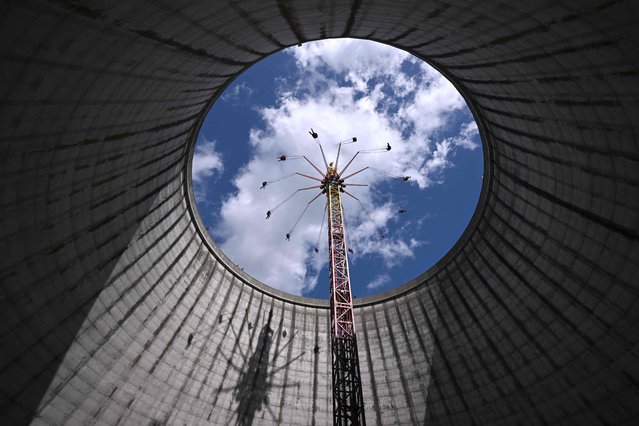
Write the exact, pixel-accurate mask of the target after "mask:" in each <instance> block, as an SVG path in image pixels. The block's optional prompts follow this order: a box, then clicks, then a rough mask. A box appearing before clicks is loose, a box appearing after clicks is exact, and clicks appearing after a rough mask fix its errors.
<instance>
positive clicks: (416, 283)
mask: <svg viewBox="0 0 639 426" xmlns="http://www.w3.org/2000/svg"><path fill="white" fill-rule="evenodd" d="M336 38H342V37H336ZM320 40H325V39H317V40H308V41H307V43H308V42H311V41H320ZM358 40H366V41H374V42H376V43H381V44H385V45H387V46H391V47H394V48H395V49H399V50H403V51H404V52H407V53H409V54H411V55H413V56H414V57H416V58H418V59H420V60H422V61H424V62H426V63H427V64H428V65H429V66H431V67H433V68H434V69H435V70H436V71H437V72H439V73H440V74H441V75H443V76H444V78H446V79H447V80H448V81H449V82H450V83H451V84H452V85H453V87H455V89H456V90H457V92H458V93H459V94H460V95H461V96H462V98H463V99H464V101H465V102H466V105H467V106H468V109H469V110H470V113H471V114H472V116H473V119H474V120H475V123H476V124H477V129H478V130H479V138H480V140H481V146H482V154H483V156H484V174H483V179H482V185H481V190H480V192H479V200H478V201H477V205H476V206H475V211H474V212H473V215H472V216H471V218H470V221H469V222H468V225H467V226H466V228H465V229H464V232H462V235H461V236H460V237H459V238H458V239H457V241H456V242H455V244H453V246H452V247H451V248H450V250H448V251H447V252H446V254H445V255H444V256H442V257H441V258H440V259H439V260H438V261H437V262H436V263H435V264H434V265H432V266H431V267H430V268H428V269H427V270H426V271H424V272H423V273H421V274H420V275H418V276H417V277H415V278H413V279H412V280H410V281H407V282H405V283H404V284H401V285H399V286H397V287H395V288H392V289H390V290H386V291H384V292H381V293H376V294H373V295H370V296H365V297H359V298H353V307H363V306H369V305H374V304H378V303H382V302H385V301H388V300H392V299H396V298H398V297H400V296H403V295H405V294H407V293H409V292H412V291H415V290H417V289H418V288H419V287H421V286H423V285H428V280H429V279H430V278H431V277H433V276H435V275H437V273H438V272H439V271H441V270H442V269H444V267H445V266H446V265H447V264H448V263H449V262H450V261H452V260H453V259H454V258H455V257H456V256H457V255H458V254H459V253H460V252H461V251H462V250H463V248H464V246H465V245H466V243H467V242H468V240H469V239H470V238H471V236H472V234H473V232H474V231H475V229H476V228H477V224H478V222H479V219H480V218H481V217H482V216H483V214H484V210H485V209H486V206H487V204H488V202H487V201H488V195H489V193H490V187H491V186H492V180H493V170H492V167H491V164H492V161H491V160H492V157H493V155H492V147H491V144H490V140H489V138H488V133H487V132H486V127H485V125H484V120H483V118H482V116H481V114H480V110H479V109H478V108H477V106H476V105H475V104H474V102H472V101H471V100H470V99H469V98H468V97H467V96H466V94H465V93H464V91H463V90H462V89H461V88H460V87H459V85H458V84H457V82H456V81H455V80H454V78H452V77H451V76H450V75H449V74H448V73H447V72H446V71H445V70H443V69H442V68H440V67H439V66H438V65H436V64H433V63H432V62H431V61H429V60H427V59H425V58H423V57H422V56H420V55H418V54H416V53H415V52H411V51H410V50H408V49H404V48H402V47H399V46H395V45H393V44H390V43H384V42H382V41H378V40H370V39H361V38H360V39H358ZM290 47H294V46H293V45H291V46H286V47H283V48H282V49H278V50H275V51H273V52H271V53H269V54H268V55H266V56H264V57H263V58H260V59H258V60H257V61H255V62H253V63H251V64H250V65H247V66H246V67H244V68H242V70H240V71H239V72H238V73H237V74H236V75H234V76H233V77H232V78H230V79H229V80H228V81H227V82H225V83H224V84H223V85H222V86H221V88H220V89H219V90H218V91H217V92H216V93H215V96H214V97H213V98H211V100H210V101H209V102H208V103H207V105H206V106H205V107H204V109H203V110H202V112H201V114H200V116H199V117H198V118H197V121H196V123H195V125H194V126H193V128H192V129H191V133H190V134H189V137H188V142H187V144H188V149H187V153H186V156H185V161H186V163H185V167H184V168H183V171H184V173H185V176H183V185H184V189H185V193H186V205H187V210H188V211H189V213H190V215H191V218H192V219H193V222H194V223H195V228H196V230H197V232H198V234H200V236H201V237H202V239H203V241H204V243H205V244H206V246H207V248H208V249H209V250H210V252H211V254H212V255H213V256H214V257H215V259H216V260H217V261H218V262H219V263H221V264H222V265H223V266H224V268H225V269H226V270H227V271H228V272H230V273H231V274H232V275H233V279H236V280H239V281H240V282H241V283H243V284H246V285H248V286H250V287H253V288H255V289H256V290H259V291H262V292H264V293H266V294H268V295H269V296H271V297H273V298H275V299H278V300H282V301H285V302H289V303H294V304H297V305H302V306H309V307H315V308H323V309H329V308H330V305H329V299H316V298H312V297H305V296H297V295H294V294H291V293H287V292H285V291H281V290H278V289H276V288H274V287H271V286H270V285H268V284H266V283H263V282H262V281H260V280H258V279H257V278H255V277H253V276H251V275H250V274H248V273H246V272H244V271H243V270H242V269H240V268H239V267H238V266H237V264H236V263H235V262H233V261H232V260H231V259H230V258H229V257H228V256H226V254H224V252H223V251H222V249H220V247H218V245H217V244H216V243H215V242H214V241H213V238H211V236H210V235H209V233H208V230H207V229H206V226H205V225H204V222H202V218H201V217H200V213H199V211H198V208H197V204H196V201H195V193H194V191H193V179H192V170H193V155H194V153H195V145H196V141H197V137H198V135H199V134H200V130H201V128H202V124H203V123H204V120H205V118H206V117H207V116H208V114H209V112H210V110H211V108H212V107H213V104H215V102H216V101H217V99H218V98H219V97H220V96H221V95H222V93H224V91H225V90H226V89H227V88H228V87H229V86H230V85H231V84H232V83H233V81H235V79H236V78H238V77H239V76H240V75H242V74H243V73H244V72H245V71H246V70H248V69H249V68H250V67H252V66H253V65H255V64H256V63H258V62H259V61H261V60H262V59H264V58H266V57H268V56H271V55H273V54H275V53H277V52H279V51H281V50H285V49H288V48H290Z"/></svg>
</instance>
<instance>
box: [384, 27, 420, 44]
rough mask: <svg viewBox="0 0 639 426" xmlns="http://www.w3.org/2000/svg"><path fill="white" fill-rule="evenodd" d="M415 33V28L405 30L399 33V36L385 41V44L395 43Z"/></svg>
mask: <svg viewBox="0 0 639 426" xmlns="http://www.w3.org/2000/svg"><path fill="white" fill-rule="evenodd" d="M415 31H417V28H415V27H412V28H409V29H407V30H406V31H404V32H403V33H401V34H400V35H398V36H397V37H393V38H391V39H388V40H386V43H396V42H397V41H399V40H401V39H403V38H405V37H408V36H409V35H411V34H412V33H414V32H415Z"/></svg>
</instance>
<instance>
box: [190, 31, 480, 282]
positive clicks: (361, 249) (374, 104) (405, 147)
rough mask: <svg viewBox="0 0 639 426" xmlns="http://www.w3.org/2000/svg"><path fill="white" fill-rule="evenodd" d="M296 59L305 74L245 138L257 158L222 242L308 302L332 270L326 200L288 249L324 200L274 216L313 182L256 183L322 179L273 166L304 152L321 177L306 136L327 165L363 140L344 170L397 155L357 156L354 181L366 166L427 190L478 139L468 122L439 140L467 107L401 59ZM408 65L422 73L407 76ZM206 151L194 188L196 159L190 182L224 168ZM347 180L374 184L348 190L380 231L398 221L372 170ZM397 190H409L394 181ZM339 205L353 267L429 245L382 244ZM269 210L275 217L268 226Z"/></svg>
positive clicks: (308, 47) (332, 50)
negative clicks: (307, 295) (378, 194)
mask: <svg viewBox="0 0 639 426" xmlns="http://www.w3.org/2000/svg"><path fill="white" fill-rule="evenodd" d="M291 52H292V53H291V54H292V55H294V58H295V60H296V63H297V65H298V68H299V72H300V73H301V76H300V78H299V80H297V81H296V82H293V83H294V85H293V87H292V88H290V87H289V88H287V89H286V90H287V91H282V92H281V93H280V94H279V99H278V100H277V103H276V105H274V106H271V107H266V108H262V109H261V110H260V113H261V116H262V119H263V122H264V127H263V128H254V129H252V130H251V132H250V138H249V142H250V144H251V146H252V157H251V159H250V160H249V162H248V163H247V164H246V165H245V166H244V167H243V168H242V169H241V170H240V171H239V172H238V173H237V175H236V176H235V178H234V182H233V183H234V185H235V186H236V188H237V191H236V192H235V193H234V194H232V195H231V196H229V198H228V199H226V200H224V202H223V205H222V208H221V212H220V222H219V223H218V226H217V228H216V230H215V233H216V240H218V242H219V243H220V245H221V247H222V249H223V250H224V251H225V253H226V254H227V255H229V256H230V257H231V258H232V259H234V260H235V261H236V262H237V263H238V264H239V265H240V266H241V267H243V268H244V270H245V271H247V272H248V273H250V274H252V275H254V276H255V277H257V278H258V279H260V280H262V281H264V282H266V283H267V284H269V285H272V286H273V287H276V288H279V289H281V290H284V291H288V292H291V293H294V294H302V293H304V292H305V291H308V290H310V289H312V288H313V287H314V286H315V284H316V283H317V275H318V271H320V270H321V269H322V268H325V267H326V262H327V259H326V256H325V246H326V228H325V227H324V229H323V230H322V234H320V218H321V217H322V212H323V210H324V205H325V197H324V196H320V197H319V199H318V200H317V201H315V202H314V203H313V204H312V205H310V206H309V208H308V211H307V212H306V214H305V216H304V217H303V218H302V219H301V220H300V222H299V224H298V225H297V227H296V228H295V230H294V232H293V236H292V238H291V240H290V241H286V240H285V235H286V234H287V233H289V232H290V231H291V227H292V226H293V224H294V223H295V222H296V220H297V218H298V216H299V214H300V212H302V211H303V209H304V208H305V206H306V205H307V203H308V202H309V201H310V199H311V198H312V197H313V196H315V195H316V194H317V193H318V192H319V190H309V191H301V192H299V193H297V195H295V196H294V197H293V198H291V200H290V201H288V202H287V203H286V204H285V205H284V206H282V207H281V208H278V209H276V210H273V208H274V207H275V206H277V205H278V204H279V203H280V202H281V201H282V200H284V199H286V197H288V196H289V195H290V194H291V193H293V192H295V191H296V190H297V189H298V188H301V187H305V186H312V185H316V184H318V182H316V181H313V180H310V179H306V178H303V177H299V176H294V177H290V178H287V179H284V180H281V181H278V182H273V183H271V184H269V185H267V187H266V188H265V189H260V186H261V182H262V181H270V180H275V179H277V178H279V177H283V176H287V175H290V174H291V173H293V172H296V171H300V172H302V173H307V174H309V175H314V176H315V175H316V176H317V177H320V176H319V174H318V173H317V172H316V171H315V170H313V168H312V167H311V166H310V165H309V164H308V163H306V161H304V160H303V159H289V160H287V161H284V162H278V161H277V159H276V158H277V157H279V156H280V155H282V154H286V155H288V156H295V155H300V154H305V155H307V156H308V157H309V159H311V161H313V162H314V163H315V164H316V165H317V166H318V167H319V168H320V169H322V170H323V169H324V168H325V167H324V165H323V160H322V158H321V156H320V154H319V149H318V148H317V145H316V143H315V142H314V140H313V139H312V138H311V137H310V135H308V130H309V129H310V128H313V129H315V131H317V132H318V133H319V134H320V139H321V141H322V146H323V147H324V150H325V152H326V154H327V157H328V158H329V160H328V161H332V159H333V158H335V155H336V152H337V147H338V145H337V143H336V142H337V141H340V140H345V139H348V138H350V137H352V136H356V137H357V138H358V143H355V144H349V145H344V146H343V147H342V152H341V156H340V161H339V164H340V169H341V168H342V167H343V166H344V165H345V164H346V162H347V160H348V159H350V158H351V157H352V156H353V155H354V154H355V153H356V152H357V151H358V150H366V149H375V148H382V147H385V146H386V143H390V144H391V146H392V150H391V152H386V151H384V152H380V153H361V154H359V156H358V158H357V159H356V160H355V161H354V162H353V164H352V165H351V166H350V167H349V172H355V171H357V170H358V169H360V168H362V167H365V166H370V167H371V168H374V169H377V170H385V171H387V172H388V173H390V174H393V175H398V176H403V175H410V176H411V177H412V179H411V181H409V183H408V184H413V185H417V186H418V187H419V188H422V189H423V188H426V187H428V186H430V185H432V184H434V183H436V182H439V181H440V180H441V171H442V170H443V169H445V168H446V167H449V166H450V158H451V155H452V154H453V153H454V151H455V150H456V149H474V147H475V146H476V142H474V141H473V137H476V134H477V129H476V126H475V127H473V124H474V123H472V124H471V123H464V124H463V125H462V126H461V128H459V129H457V130H458V134H457V135H456V136H454V137H447V138H441V136H440V134H442V133H444V132H445V131H446V130H447V128H448V127H450V126H452V125H453V124H452V122H453V120H452V117H453V114H454V113H455V112H457V111H459V110H460V109H461V108H462V107H463V106H464V102H463V100H462V98H461V96H460V95H459V94H458V93H457V92H456V90H455V89H454V88H453V86H452V85H451V84H450V83H449V82H448V81H447V80H446V79H445V78H444V77H442V76H441V75H439V74H438V73H437V72H436V71H434V70H433V69H431V68H430V67H428V66H426V65H425V64H424V63H422V62H420V61H418V60H416V59H415V58H413V57H412V56H410V55H408V54H407V53H405V52H403V51H400V50H396V49H393V48H390V47H388V46H385V45H381V44H378V43H373V42H361V41H357V42H356V41H355V40H326V41H322V42H314V43H306V44H304V45H303V46H302V47H300V48H295V49H293V50H292V51H291ZM406 67H412V68H413V69H414V70H416V71H417V72H412V73H404V72H403V70H404V68H406ZM336 75H337V77H338V78H334V77H335V76H336ZM234 90H235V89H234ZM238 90H239V89H238ZM209 147H210V148H211V151H210V153H211V155H210V156H206V155H205V154H206V152H202V153H201V154H200V155H199V156H198V155H197V154H198V151H197V150H196V158H199V161H203V159H204V158H206V159H208V160H207V161H208V163H206V164H208V168H207V167H204V166H203V165H202V166H200V165H198V170H202V171H200V172H199V173H200V175H199V177H198V179H196V178H195V170H196V167H195V159H194V178H193V179H194V181H196V180H199V179H201V178H202V177H203V176H206V173H208V175H209V176H210V175H212V174H213V173H214V172H215V171H216V170H221V167H222V166H221V160H220V158H219V156H215V154H214V153H215V150H214V148H215V147H214V144H211V145H209ZM207 152H208V151H207ZM218 164H219V165H218ZM218 167H219V169H218ZM204 170H208V171H204ZM346 174H348V173H346ZM349 180H350V181H351V182H353V183H357V182H362V183H368V184H370V185H371V187H370V188H359V187H357V188H352V189H349V191H351V192H352V194H353V195H355V196H356V197H358V198H359V199H360V200H361V202H362V204H363V205H364V206H366V209H367V210H369V213H370V215H371V216H372V217H373V219H374V221H375V222H376V223H377V225H378V226H379V227H382V228H384V227H385V226H386V225H388V224H390V223H392V222H393V221H396V220H397V212H396V207H394V205H393V201H392V199H386V200H384V201H383V202H381V203H380V202H379V201H378V200H376V199H375V196H374V192H375V186H376V185H377V184H379V183H380V182H381V181H383V180H388V177H387V176H383V175H381V174H377V173H373V172H371V171H370V170H367V171H365V172H362V173H361V174H360V175H358V176H354V177H353V178H351V179H349ZM397 184H398V185H400V184H406V183H404V182H402V180H401V179H397ZM343 203H344V211H345V220H346V222H347V228H348V234H347V236H348V243H349V247H351V248H352V249H353V255H352V256H351V258H352V259H353V262H355V263H356V262H357V260H358V258H361V257H363V256H376V257H379V258H380V259H381V260H382V261H383V262H384V264H385V265H386V266H387V267H393V266H396V265H398V264H400V263H401V261H402V259H405V258H407V257H412V256H414V254H413V251H414V249H415V248H416V247H418V246H420V245H421V244H423V243H424V242H423V241H420V240H417V239H415V238H413V237H402V236H401V235H391V236H388V237H387V238H384V239H380V238H379V237H378V235H377V230H376V226H375V225H374V224H373V223H371V221H370V219H369V217H368V214H367V213H365V212H364V211H362V209H361V208H360V207H359V204H358V203H357V202H356V201H355V200H353V199H351V198H350V197H348V196H344V197H343ZM267 210H272V211H273V213H272V217H271V218H270V219H268V220H265V215H266V211H267ZM318 236H319V237H320V238H319V241H320V247H319V249H320V252H319V254H316V253H315V252H314V250H313V248H315V246H316V244H317V241H318ZM379 285H380V286H381V285H382V284H379Z"/></svg>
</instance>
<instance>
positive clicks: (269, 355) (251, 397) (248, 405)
mask: <svg viewBox="0 0 639 426" xmlns="http://www.w3.org/2000/svg"><path fill="white" fill-rule="evenodd" d="M272 318H273V311H272V310H271V311H269V314H268V319H267V320H266V323H265V324H264V326H263V327H262V328H261V330H260V332H259V336H258V339H257V343H256V344H255V347H254V348H253V352H252V353H250V354H249V352H250V349H249V351H247V352H246V353H244V352H243V351H242V349H241V347H240V348H239V351H240V357H238V358H241V360H242V362H241V364H238V363H237V362H235V360H233V359H230V358H229V359H227V363H228V366H229V367H230V368H232V369H234V370H236V371H238V372H239V374H240V377H239V379H238V381H237V384H236V385H235V386H231V387H226V388H225V387H221V388H219V389H218V392H232V394H233V399H234V401H235V402H237V407H236V408H235V418H236V419H235V424H236V425H239V426H249V425H252V424H253V422H254V420H255V417H256V414H257V413H258V412H261V411H263V410H266V413H268V415H269V416H270V417H271V419H270V420H272V421H275V422H277V421H278V419H279V416H278V414H276V413H275V412H274V411H273V409H272V408H271V402H270V400H269V393H270V391H271V389H272V388H289V387H295V386H297V387H299V382H297V383H286V382H285V381H284V384H282V385H280V384H274V383H273V378H274V377H275V376H276V375H277V374H278V373H280V372H281V371H283V370H286V369H287V368H288V367H289V366H290V365H291V364H292V363H294V362H295V361H296V360H298V359H299V358H300V357H302V356H303V355H304V353H305V351H302V352H301V353H300V354H299V355H297V356H295V357H294V358H291V359H289V360H288V361H286V363H285V364H283V365H281V366H279V367H275V362H276V360H277V358H278V357H279V356H280V355H281V353H282V352H283V351H284V350H285V349H287V348H288V346H289V345H290V344H291V343H292V341H293V338H294V337H295V334H293V335H292V336H291V337H290V339H288V341H287V342H286V343H284V344H283V345H281V346H280V342H279V339H278V341H277V343H276V344H275V346H276V347H275V349H274V350H272V348H273V341H274V335H275V330H274V329H273V328H272V327H271V322H272ZM233 333H235V331H233ZM236 338H238V340H239V337H238V336H237V335H236ZM251 346H252V345H251ZM275 405H276V406H278V405H279V401H278V403H276V404H275ZM266 413H264V414H266Z"/></svg>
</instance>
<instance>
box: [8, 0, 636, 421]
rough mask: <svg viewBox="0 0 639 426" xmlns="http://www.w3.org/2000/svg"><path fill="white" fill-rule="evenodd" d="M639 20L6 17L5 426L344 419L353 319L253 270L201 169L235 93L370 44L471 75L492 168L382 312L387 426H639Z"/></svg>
mask: <svg viewBox="0 0 639 426" xmlns="http://www.w3.org/2000/svg"><path fill="white" fill-rule="evenodd" d="M637 8H638V6H637V3H636V2H633V1H630V0H627V1H616V0H597V1H595V0H593V1H574V2H557V1H544V2H512V1H505V0H504V1H491V0H481V1H479V0H477V1H470V0H469V1H463V0H450V1H421V0H420V1H398V0H386V1H381V0H380V1H375V2H368V1H359V0H353V1H344V2H342V1H339V2H337V1H325V0H322V1H315V2H311V1H308V2H293V1H288V0H279V1H277V2H276V1H272V2H266V1H255V2H240V1H234V0H229V1H215V2H213V1H197V2H195V1H177V0H173V1H168V0H148V1H102V2H89V1H86V2H79V1H74V0H51V1H44V0H42V1H35V0H23V1H20V2H3V3H2V4H1V5H0V66H1V68H0V70H1V74H0V77H1V78H0V93H1V94H0V127H1V133H0V176H1V187H0V188H1V189H0V198H1V203H2V214H1V219H0V226H1V230H0V235H1V236H2V238H1V243H0V244H1V246H0V247H1V253H2V256H0V280H1V282H2V285H1V291H2V294H1V296H0V297H1V302H0V303H1V305H0V312H2V321H0V336H1V337H0V339H1V340H0V342H1V345H2V346H1V347H2V354H1V355H2V356H1V358H0V385H1V389H0V395H1V400H0V404H1V407H2V408H1V417H2V421H3V422H4V423H5V424H24V423H29V422H30V421H33V423H34V424H78V425H86V424H99V425H116V424H143V425H145V424H146V425H149V424H156V425H157V424H171V425H178V424H179V425H181V424H188V425H196V424H240V425H247V424H251V423H253V424H273V423H282V424H318V425H320V424H327V423H329V422H330V418H331V410H332V407H331V403H332V402H331V396H330V376H329V372H330V363H329V355H330V352H329V341H328V335H327V326H328V316H327V305H326V303H325V302H323V301H316V300H310V299H303V298H294V297H288V296H285V295H282V294H280V293H278V292H275V291H272V290H268V289H267V288H265V287H264V286H262V285H261V284H259V283H255V282H253V281H252V280H251V279H250V278H249V277H246V276H245V275H243V273H241V272H238V271H236V270H234V269H233V268H231V267H229V266H227V264H226V263H225V261H224V259H223V257H221V256H220V255H219V254H216V249H215V248H213V247H211V246H210V244H211V243H210V241H208V240H206V239H205V237H204V236H203V233H202V232H201V231H200V230H199V229H198V226H197V225H196V222H197V218H196V215H194V214H193V213H192V212H191V211H190V207H189V202H188V199H189V198H188V185H187V180H186V176H187V175H188V170H187V167H188V163H189V161H188V157H189V148H190V146H189V143H190V141H191V140H192V139H191V138H192V135H193V133H194V132H195V131H196V130H197V124H198V120H199V119H200V118H201V117H202V116H203V114H204V113H205V112H206V110H207V107H208V106H209V104H210V102H211V101H212V100H213V99H214V98H215V97H216V96H217V95H218V94H219V93H220V92H221V91H222V90H223V88H224V87H225V85H227V84H228V83H229V82H230V81H231V80H232V78H233V77H234V76H236V75H237V74H238V73H239V72H241V71H242V70H244V69H246V68H247V67H249V66H250V65H251V64H252V63H254V62H255V61H257V60H259V59H260V58H262V57H264V56H266V55H268V54H270V53H272V52H274V51H276V50H278V49H281V48H284V47H287V46H291V45H295V44H297V43H298V42H303V41H307V40H312V39H319V38H325V37H338V36H351V37H360V38H368V39H372V40H377V41H382V42H386V43H389V44H392V45H395V46H398V47H401V48H404V49H406V50H409V51H410V52H412V53H414V54H416V55H418V56H420V57H422V58H424V59H426V60H428V61H429V62H430V63H432V64H433V65H435V66H436V67H438V68H440V69H441V70H442V71H443V72H444V73H445V74H446V75H447V76H449V77H450V78H451V80H452V81H453V82H454V83H455V84H456V85H457V86H458V88H459V89H460V91H461V92H462V93H463V94H464V96H465V97H466V98H467V100H468V102H469V104H470V106H471V108H472V109H473V110H474V112H475V114H476V118H477V120H478V122H479V124H480V126H481V127H482V132H483V138H484V142H485V144H486V156H487V158H488V163H487V165H486V170H487V175H486V176H485V185H484V190H485V192H484V195H483V199H482V202H481V208H480V210H478V213H477V215H476V217H475V219H474V221H473V223H472V225H471V228H470V229H469V231H468V232H467V234H466V235H465V236H464V237H463V239H462V241H461V242H460V243H459V244H458V245H457V246H456V248H455V249H454V250H453V251H452V252H451V253H450V254H449V256H447V257H446V258H445V259H444V260H443V261H442V262H440V264H439V265H438V266H437V267H436V268H434V269H433V270H431V271H430V272H429V273H427V274H425V275H424V276H422V277H420V278H419V279H417V280H416V281H415V282H413V283H409V284H407V285H406V286H405V287H404V288H403V289H401V290H398V291H395V292H392V293H389V294H386V295H382V296H379V297H375V298H370V299H366V300H361V299H360V300H359V303H360V306H359V307H358V308H357V318H358V330H359V342H360V343H359V345H360V352H361V353H360V358H361V361H362V366H361V367H362V375H363V379H364V386H365V389H364V397H365V399H366V403H367V405H366V410H367V414H366V415H367V420H368V422H369V424H399V423H403V424H410V423H419V424H424V423H425V424H448V425H451V424H452V425H461V424H476V425H492V424H503V425H514V424H578V425H599V424H602V425H606V424H636V422H637V421H638V420H637V417H638V416H639V356H638V351H639V348H638V346H637V342H638V341H639V327H638V325H637V324H639V306H638V304H637V296H638V295H639V276H638V275H639V274H638V268H639V244H638V237H639V142H638V140H639V138H638V136H639V134H638V133H639V132H638V126H637V119H638V118H639V107H638V103H639V101H638V99H639V63H638V62H639V59H638V58H639V27H638V22H639V21H638V20H637V16H639V10H638V9H637ZM191 334H192V336H193V338H192V341H191V343H190V345H189V344H188V339H189V335H191Z"/></svg>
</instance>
